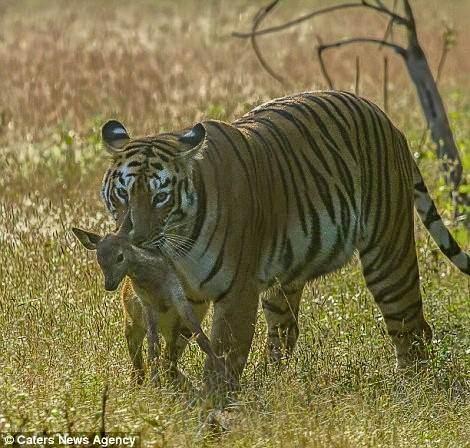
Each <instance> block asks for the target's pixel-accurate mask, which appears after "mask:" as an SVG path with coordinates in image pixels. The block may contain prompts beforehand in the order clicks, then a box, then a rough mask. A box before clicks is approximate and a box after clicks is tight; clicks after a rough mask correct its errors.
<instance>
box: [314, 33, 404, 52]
mask: <svg viewBox="0 0 470 448" xmlns="http://www.w3.org/2000/svg"><path fill="white" fill-rule="evenodd" d="M356 43H370V44H377V45H381V46H383V47H386V48H390V49H391V50H393V51H395V52H396V53H398V54H399V55H400V56H403V57H406V49H405V48H403V47H401V46H400V45H397V44H392V43H391V42H387V41H385V40H382V39H374V38H372V37H354V38H352V39H344V40H339V41H337V42H332V43H331V44H324V45H320V46H319V47H318V51H319V52H320V53H322V52H323V51H325V50H329V49H331V48H339V47H343V46H345V45H350V44H356Z"/></svg>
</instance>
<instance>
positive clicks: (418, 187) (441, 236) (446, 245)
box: [413, 160, 470, 275]
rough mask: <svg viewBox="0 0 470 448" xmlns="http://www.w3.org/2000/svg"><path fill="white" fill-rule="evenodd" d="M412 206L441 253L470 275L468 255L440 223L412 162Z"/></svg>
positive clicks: (416, 167)
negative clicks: (413, 205)
mask: <svg viewBox="0 0 470 448" xmlns="http://www.w3.org/2000/svg"><path fill="white" fill-rule="evenodd" d="M413 183H414V204H415V207H416V210H417V212H418V214H419V217H420V218H421V221H423V224H424V225H425V227H426V229H427V230H428V232H429V233H430V234H431V236H432V239H433V240H434V241H435V242H436V244H437V245H438V246H439V249H440V250H441V251H442V253H443V254H444V255H445V256H446V257H447V258H448V259H449V260H450V262H451V263H452V264H453V265H455V266H456V267H457V268H458V269H459V270H460V271H462V272H463V273H464V274H467V275H470V255H469V254H468V253H466V252H464V251H463V250H462V249H461V247H460V246H459V245H458V243H457V241H455V239H454V237H453V236H452V235H451V234H450V232H449V229H447V227H446V226H445V224H444V223H443V222H442V218H441V216H440V215H439V212H438V211H437V209H436V205H435V204H434V201H433V200H432V198H431V196H430V195H429V192H428V189H427V187H426V184H425V183H424V180H423V177H422V176H421V173H420V171H419V168H418V166H417V165H416V162H415V161H414V160H413Z"/></svg>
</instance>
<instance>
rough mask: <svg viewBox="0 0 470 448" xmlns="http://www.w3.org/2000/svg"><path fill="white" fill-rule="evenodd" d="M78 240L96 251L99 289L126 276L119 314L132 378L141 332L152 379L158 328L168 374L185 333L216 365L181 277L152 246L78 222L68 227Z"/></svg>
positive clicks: (137, 371)
mask: <svg viewBox="0 0 470 448" xmlns="http://www.w3.org/2000/svg"><path fill="white" fill-rule="evenodd" d="M72 231H73V233H74V234H75V236H76V237H77V239H78V240H79V241H80V243H81V244H82V245H83V246H84V247H85V248H86V249H88V250H93V251H96V253H97V259H98V263H99V265H100V267H101V270H102V271H103V274H104V279H105V289H106V290H107V291H114V290H116V289H117V287H118V286H119V284H120V283H121V281H122V280H123V279H124V277H126V276H127V278H126V280H125V283H124V286H123V288H122V290H121V299H122V304H123V308H124V316H125V336H126V340H127V345H128V351H129V355H130V357H131V360H132V363H133V367H134V373H133V375H134V376H135V377H136V380H137V382H138V383H142V381H143V379H144V369H143V361H142V342H143V339H144V337H145V334H147V338H148V350H149V352H148V357H149V363H150V365H151V370H152V371H151V375H152V377H153V379H154V381H157V380H158V377H157V371H156V361H157V360H158V359H159V357H160V343H159V338H158V333H157V329H158V328H159V329H160V331H161V333H162V335H163V337H164V339H165V342H166V345H167V356H168V359H167V360H168V361H169V372H170V375H171V376H172V377H173V378H175V377H177V376H178V374H179V373H178V370H177V367H176V363H177V360H178V358H179V354H180V352H181V351H182V350H183V349H184V347H185V345H186V341H187V339H186V340H184V339H183V338H182V337H181V336H180V333H181V334H182V335H183V336H185V337H186V338H188V337H190V336H191V335H194V336H195V339H196V342H197V343H198V345H199V347H200V348H201V349H202V350H203V351H204V353H206V354H207V356H209V357H210V358H211V359H212V361H213V362H214V363H215V364H214V365H217V366H219V368H222V365H223V364H222V362H221V360H219V358H217V356H216V355H215V353H214V351H213V349H212V346H211V344H210V342H209V339H208V338H207V336H206V334H205V333H204V332H203V330H202V328H201V325H200V320H201V318H202V316H199V315H197V314H196V313H195V312H194V310H193V308H192V305H191V303H190V302H189V301H188V300H187V299H186V296H185V293H184V289H183V287H182V285H181V282H180V280H179V278H178V276H177V274H176V273H175V271H174V269H173V268H172V265H171V263H170V262H169V261H168V260H166V259H165V258H164V256H163V255H162V254H161V253H160V252H159V251H158V250H155V249H152V250H149V249H144V248H141V247H137V246H134V245H132V244H131V243H130V242H129V240H128V239H127V237H126V236H124V235H123V231H122V229H121V230H119V231H118V232H117V233H111V234H108V235H106V236H104V237H102V236H100V235H97V234H95V233H92V232H88V231H86V230H83V229H79V228H75V227H74V228H72Z"/></svg>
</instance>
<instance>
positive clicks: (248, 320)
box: [204, 290, 258, 393]
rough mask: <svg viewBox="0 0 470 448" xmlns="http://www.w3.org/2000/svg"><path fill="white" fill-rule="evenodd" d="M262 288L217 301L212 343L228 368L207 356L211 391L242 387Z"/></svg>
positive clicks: (206, 374)
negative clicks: (221, 368)
mask: <svg viewBox="0 0 470 448" xmlns="http://www.w3.org/2000/svg"><path fill="white" fill-rule="evenodd" d="M257 309H258V292H257V291H254V290H252V291H247V290H245V291H243V293H239V294H235V293H230V294H228V295H226V296H224V297H223V298H222V299H220V300H219V301H216V302H215V303H214V317H213V321H212V330H211V344H212V347H213V349H214V351H215V353H216V355H217V356H218V357H219V358H221V359H222V360H223V364H224V367H225V371H224V372H220V369H218V368H217V367H216V366H214V365H213V363H212V361H211V359H210V358H208V357H207V358H206V365H205V368H204V383H205V385H206V389H207V391H208V392H210V393H213V392H221V393H224V392H227V391H232V390H236V389H238V387H239V382H240V377H241V375H242V373H243V369H244V368H245V365H246V361H247V358H248V354H249V352H250V348H251V342H252V340H253V334H254V330H255V325H256V314H257Z"/></svg>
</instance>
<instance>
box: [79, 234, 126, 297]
mask: <svg viewBox="0 0 470 448" xmlns="http://www.w3.org/2000/svg"><path fill="white" fill-rule="evenodd" d="M72 232H73V233H74V235H75V236H76V237H77V239H78V241H80V243H82V245H83V246H85V248H86V249H88V250H93V251H96V258H97V259H98V263H99V265H100V267H101V270H102V271H103V275H104V287H105V289H106V291H115V290H116V289H117V287H118V286H119V283H121V281H122V279H123V278H124V277H125V275H126V274H127V273H128V270H129V259H130V257H131V253H130V244H129V242H128V241H127V240H126V239H125V238H124V237H122V236H121V235H119V234H114V233H110V234H108V235H106V236H104V237H102V236H101V235H97V234H96V233H93V232H89V231H87V230H83V229H79V228H76V227H73V228H72Z"/></svg>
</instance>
